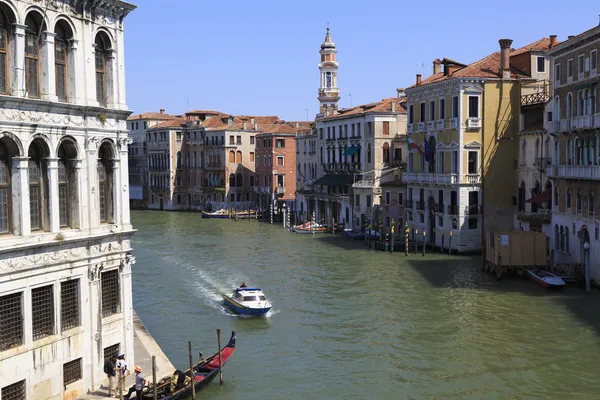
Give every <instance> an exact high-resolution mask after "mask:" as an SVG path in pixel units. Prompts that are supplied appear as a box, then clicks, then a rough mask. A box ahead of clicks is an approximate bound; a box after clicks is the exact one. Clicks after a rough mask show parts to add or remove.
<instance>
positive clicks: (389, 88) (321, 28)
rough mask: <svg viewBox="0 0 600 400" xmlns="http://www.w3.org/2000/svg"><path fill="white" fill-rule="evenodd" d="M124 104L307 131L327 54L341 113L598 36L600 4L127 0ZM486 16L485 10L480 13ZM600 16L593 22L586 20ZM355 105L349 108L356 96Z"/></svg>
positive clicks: (316, 107) (131, 106) (593, 19)
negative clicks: (456, 64)
mask: <svg viewBox="0 0 600 400" xmlns="http://www.w3.org/2000/svg"><path fill="white" fill-rule="evenodd" d="M131 1H132V2H133V3H135V4H136V5H137V6H138V8H137V9H136V10H134V11H133V12H132V13H131V14H129V16H128V17H127V19H126V20H125V50H126V55H125V57H126V80H127V99H128V101H127V103H128V106H129V108H130V109H132V110H134V111H135V112H136V113H139V112H144V111H158V109H160V108H165V109H166V110H167V112H168V113H171V114H177V113H183V112H184V111H186V102H187V101H186V96H187V97H189V107H190V109H211V110H219V111H223V112H227V113H231V114H235V115H238V114H252V115H278V116H279V117H280V118H283V119H286V120H305V119H306V115H307V112H306V109H308V117H309V119H311V120H312V119H314V115H315V114H316V113H317V111H318V102H317V89H318V83H319V71H318V68H317V65H318V63H319V49H320V47H319V46H320V44H321V43H322V42H323V39H324V37H325V29H326V26H327V23H328V22H329V24H330V27H331V35H332V39H333V41H334V42H335V43H336V45H337V48H338V62H339V68H340V69H339V75H338V86H339V88H340V91H341V97H342V98H341V100H340V107H348V106H350V104H351V102H352V104H353V105H358V104H364V103H369V102H372V101H377V100H380V99H382V98H384V97H392V96H395V93H396V92H395V89H396V88H397V87H406V86H409V85H412V84H413V83H414V81H415V74H416V73H421V74H423V76H428V75H429V74H431V69H432V63H431V62H432V61H433V59H435V58H443V57H448V58H452V59H454V60H457V61H460V62H463V63H469V62H473V61H476V60H478V59H480V58H482V57H484V56H486V55H487V54H489V53H492V52H494V51H497V50H498V49H499V45H498V39H500V38H509V39H513V40H514V42H513V47H515V48H516V47H520V46H522V45H525V44H527V43H530V42H533V41H535V40H538V39H540V38H541V37H544V36H548V35H551V34H556V35H558V40H559V41H563V40H566V38H567V35H573V34H578V33H581V32H583V31H585V30H587V29H590V28H592V27H593V26H594V25H596V24H598V15H597V14H598V13H600V7H599V6H598V3H595V2H592V1H591V0H590V1H580V2H578V6H577V7H564V6H553V5H552V3H554V2H556V0H555V1H550V2H546V3H543V4H542V3H539V2H533V1H501V2H496V3H490V2H484V3H481V2H480V1H473V0H469V1H450V0H446V1H434V2H432V1H424V2H413V3H411V2H405V1H398V0H395V1H378V0H371V1H361V2H354V1H348V0H346V1H337V0H330V1H327V2H324V1H313V0H301V1H288V0H277V1H262V0H254V1H231V0H220V1H205V0H131ZM482 5H483V6H482ZM594 9H595V10H596V11H594V12H592V11H591V10H594ZM350 94H351V95H352V96H351V97H350V96H349V95H350Z"/></svg>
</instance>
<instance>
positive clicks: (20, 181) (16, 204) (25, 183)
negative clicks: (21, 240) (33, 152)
mask: <svg viewBox="0 0 600 400" xmlns="http://www.w3.org/2000/svg"><path fill="white" fill-rule="evenodd" d="M28 166H29V158H28V157H14V158H13V170H12V184H13V185H14V186H13V187H15V188H16V189H17V190H16V191H15V190H13V195H12V196H13V197H12V204H13V207H12V220H13V221H14V227H15V229H14V230H15V234H16V235H22V236H27V235H29V234H31V220H30V215H29V177H28V172H29V171H28Z"/></svg>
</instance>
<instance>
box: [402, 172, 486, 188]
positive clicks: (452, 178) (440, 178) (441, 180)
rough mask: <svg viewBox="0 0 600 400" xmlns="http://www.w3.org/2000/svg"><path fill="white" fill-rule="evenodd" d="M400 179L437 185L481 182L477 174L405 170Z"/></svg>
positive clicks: (407, 181)
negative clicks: (423, 172)
mask: <svg viewBox="0 0 600 400" xmlns="http://www.w3.org/2000/svg"><path fill="white" fill-rule="evenodd" d="M402 180H403V181H404V182H406V183H433V184H438V185H454V184H459V183H462V184H469V185H475V184H479V183H481V181H480V175H479V174H464V175H462V176H460V175H459V174H422V173H415V172H405V173H403V174H402Z"/></svg>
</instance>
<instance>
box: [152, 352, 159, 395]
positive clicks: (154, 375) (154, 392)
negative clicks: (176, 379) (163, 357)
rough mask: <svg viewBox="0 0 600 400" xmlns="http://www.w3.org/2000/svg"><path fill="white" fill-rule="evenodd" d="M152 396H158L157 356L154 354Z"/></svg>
mask: <svg viewBox="0 0 600 400" xmlns="http://www.w3.org/2000/svg"><path fill="white" fill-rule="evenodd" d="M152 398H153V399H154V400H156V399H157V398H158V396H157V393H156V356H152Z"/></svg>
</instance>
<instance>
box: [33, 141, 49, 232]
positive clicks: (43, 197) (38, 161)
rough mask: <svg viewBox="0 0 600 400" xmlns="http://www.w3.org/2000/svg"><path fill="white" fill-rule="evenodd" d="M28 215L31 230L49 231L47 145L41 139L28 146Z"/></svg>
mask: <svg viewBox="0 0 600 400" xmlns="http://www.w3.org/2000/svg"><path fill="white" fill-rule="evenodd" d="M28 156H29V167H28V170H29V173H28V176H29V216H30V222H31V230H32V231H35V230H43V231H49V230H50V224H49V222H50V221H49V220H50V218H49V212H48V207H49V204H48V198H49V196H48V170H47V165H46V159H47V157H48V147H47V146H46V144H45V143H44V142H43V141H42V140H41V139H36V140H34V141H33V142H32V143H31V145H30V146H29V153H28Z"/></svg>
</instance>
